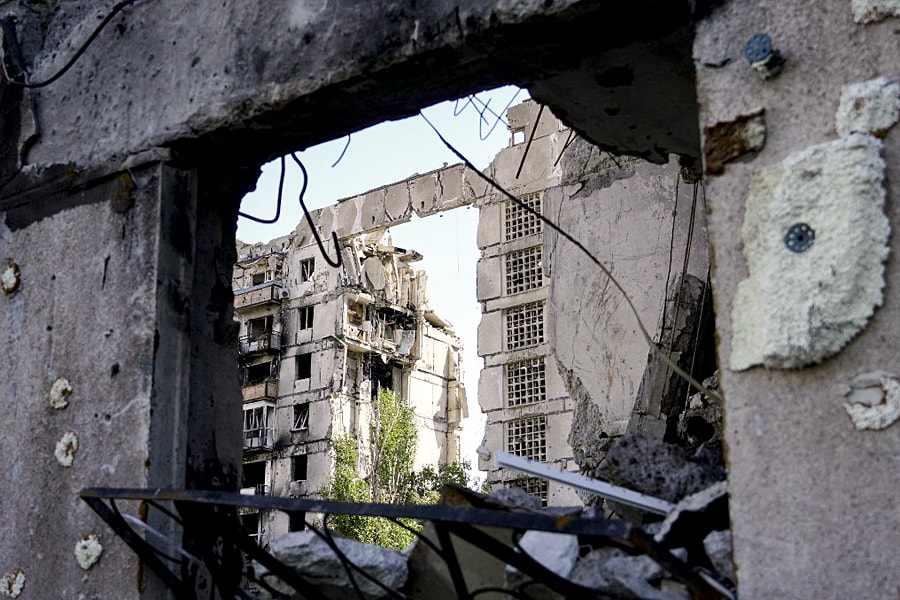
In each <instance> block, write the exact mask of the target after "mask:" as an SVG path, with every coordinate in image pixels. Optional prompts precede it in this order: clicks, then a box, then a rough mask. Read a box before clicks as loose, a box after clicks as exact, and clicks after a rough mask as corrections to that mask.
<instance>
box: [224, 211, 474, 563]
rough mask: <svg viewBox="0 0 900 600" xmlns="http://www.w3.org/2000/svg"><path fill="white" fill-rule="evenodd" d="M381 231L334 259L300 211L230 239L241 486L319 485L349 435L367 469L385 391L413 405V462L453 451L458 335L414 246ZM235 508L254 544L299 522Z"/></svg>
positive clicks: (293, 491) (459, 405)
mask: <svg viewBox="0 0 900 600" xmlns="http://www.w3.org/2000/svg"><path fill="white" fill-rule="evenodd" d="M379 238H380V236H379V235H377V234H376V235H374V236H371V235H370V236H356V237H350V238H348V239H344V240H343V241H342V244H341V246H342V247H341V258H342V261H341V262H342V264H341V265H340V266H339V267H337V268H334V267H332V266H329V265H328V264H326V259H325V258H323V256H322V254H321V253H320V250H319V246H318V245H317V244H316V242H315V240H314V238H313V236H311V235H310V230H309V227H308V225H306V222H303V223H301V224H300V225H299V226H298V227H297V229H296V230H295V231H294V232H293V233H291V234H290V235H287V236H285V237H282V238H278V239H275V240H272V241H271V242H268V243H265V244H262V243H258V244H244V243H239V244H238V249H237V250H238V261H237V263H236V265H235V268H234V280H233V281H234V282H233V287H234V305H235V317H236V319H237V320H238V322H239V324H240V338H239V359H240V367H241V369H240V376H241V392H242V395H243V414H244V418H243V423H244V425H243V444H242V445H243V452H244V460H243V474H242V482H241V492H242V493H244V494H266V495H268V494H271V495H276V496H289V497H307V496H316V495H318V494H319V493H320V492H321V491H322V489H323V488H324V487H325V486H326V485H327V483H328V481H329V478H330V477H331V474H332V469H333V460H334V459H333V453H332V448H331V442H332V440H334V439H335V438H337V437H340V436H345V435H350V436H352V437H353V438H355V439H356V440H357V442H358V444H359V447H360V461H362V462H361V464H360V465H358V468H360V469H361V470H363V472H364V471H365V468H366V465H367V464H369V463H370V462H371V461H372V460H373V458H372V455H371V452H370V445H369V443H370V439H369V437H370V427H371V425H372V418H373V415H372V407H373V399H374V398H375V397H376V396H377V394H378V393H379V391H381V390H389V391H391V392H393V393H394V394H396V396H397V397H399V398H400V399H401V400H402V401H403V402H404V403H406V404H408V405H409V406H410V407H411V408H412V409H413V410H414V412H415V425H416V427H417V429H418V431H419V436H418V441H417V448H416V456H415V465H416V467H417V468H421V467H422V466H425V465H435V466H436V465H444V464H448V463H454V462H459V460H460V446H459V437H460V421H461V419H462V418H463V417H465V415H466V395H465V387H464V386H463V383H462V382H463V376H462V375H463V374H462V368H463V365H462V361H461V355H462V345H461V343H460V341H459V339H458V338H457V337H456V335H455V333H454V332H453V330H452V329H451V327H450V324H449V323H447V322H446V321H444V320H443V319H441V317H440V316H438V315H437V314H435V312H434V311H433V310H432V309H431V308H429V306H428V302H427V295H426V291H427V276H426V273H425V272H424V271H422V270H417V269H416V268H415V263H416V261H418V260H420V259H421V258H422V256H421V255H420V254H418V253H417V252H415V251H414V250H407V249H403V248H397V247H395V246H392V245H391V244H390V240H389V239H388V240H385V243H381V241H380V239H379ZM241 519H242V521H243V526H244V528H245V530H246V531H247V532H248V533H249V534H250V535H251V536H253V537H254V538H257V539H258V540H259V542H260V543H261V544H262V545H265V544H267V543H268V542H269V540H270V539H272V538H273V537H274V536H276V535H280V534H283V533H285V532H287V531H296V530H300V529H303V520H302V519H299V520H296V521H295V520H294V519H292V518H291V517H289V515H287V514H285V513H283V512H279V511H261V512H260V511H243V514H242V515H241Z"/></svg>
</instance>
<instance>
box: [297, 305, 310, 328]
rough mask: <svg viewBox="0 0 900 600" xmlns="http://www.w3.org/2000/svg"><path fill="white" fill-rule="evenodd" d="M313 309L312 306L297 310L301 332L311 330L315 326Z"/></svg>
mask: <svg viewBox="0 0 900 600" xmlns="http://www.w3.org/2000/svg"><path fill="white" fill-rule="evenodd" d="M313 309H314V307H312V306H301V307H300V308H299V309H298V310H297V315H298V322H299V328H300V331H303V330H304V329H311V328H312V326H313V312H314V311H313Z"/></svg>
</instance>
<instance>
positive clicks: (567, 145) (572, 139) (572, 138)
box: [553, 129, 575, 167]
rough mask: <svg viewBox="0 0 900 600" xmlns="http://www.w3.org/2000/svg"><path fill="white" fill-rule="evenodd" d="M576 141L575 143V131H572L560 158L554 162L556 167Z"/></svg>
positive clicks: (560, 152) (560, 153)
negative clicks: (570, 145)
mask: <svg viewBox="0 0 900 600" xmlns="http://www.w3.org/2000/svg"><path fill="white" fill-rule="evenodd" d="M574 141H575V130H574V129H570V130H569V137H567V138H566V143H565V144H563V147H562V150H560V151H559V156H557V157H556V161H554V163H553V166H554V167H555V166H556V165H558V164H559V161H560V160H562V157H563V154H565V153H566V150H568V149H569V144H571V143H572V142H574Z"/></svg>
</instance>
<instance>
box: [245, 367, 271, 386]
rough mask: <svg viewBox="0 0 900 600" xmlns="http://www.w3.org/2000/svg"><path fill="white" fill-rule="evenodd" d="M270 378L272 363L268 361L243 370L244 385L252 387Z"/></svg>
mask: <svg viewBox="0 0 900 600" xmlns="http://www.w3.org/2000/svg"><path fill="white" fill-rule="evenodd" d="M271 376H272V363H271V362H270V361H265V362H261V363H258V364H255V365H249V366H248V367H247V368H246V369H244V384H245V385H254V384H257V383H262V382H263V381H265V380H266V379H268V378H269V377H271Z"/></svg>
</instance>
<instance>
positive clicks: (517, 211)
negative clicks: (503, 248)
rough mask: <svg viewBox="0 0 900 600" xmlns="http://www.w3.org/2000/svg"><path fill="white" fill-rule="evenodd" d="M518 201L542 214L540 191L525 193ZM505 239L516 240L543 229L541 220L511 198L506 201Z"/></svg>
mask: <svg viewBox="0 0 900 600" xmlns="http://www.w3.org/2000/svg"><path fill="white" fill-rule="evenodd" d="M519 201H520V202H521V203H522V204H524V205H525V206H527V207H528V208H530V209H531V210H533V211H534V212H535V213H537V214H542V209H541V192H533V193H531V194H525V195H524V196H521V197H520V198H519ZM505 212H506V219H505V223H506V241H507V242H509V241H511V240H517V239H519V238H523V237H526V236H529V235H536V234H539V233H541V232H542V231H543V222H542V221H541V220H540V219H539V218H538V217H537V216H536V215H535V214H533V213H531V212H529V211H528V210H526V209H525V208H523V207H522V206H520V205H519V203H518V202H513V201H512V200H507V201H506V211H505Z"/></svg>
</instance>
